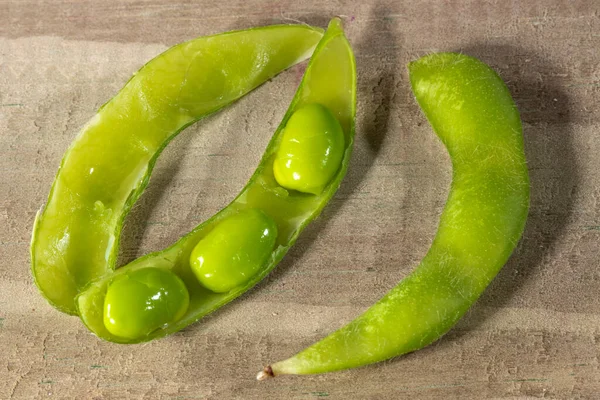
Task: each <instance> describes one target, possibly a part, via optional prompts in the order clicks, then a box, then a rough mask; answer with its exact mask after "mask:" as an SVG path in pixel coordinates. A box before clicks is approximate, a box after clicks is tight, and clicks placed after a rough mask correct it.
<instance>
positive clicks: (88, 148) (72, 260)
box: [31, 25, 322, 314]
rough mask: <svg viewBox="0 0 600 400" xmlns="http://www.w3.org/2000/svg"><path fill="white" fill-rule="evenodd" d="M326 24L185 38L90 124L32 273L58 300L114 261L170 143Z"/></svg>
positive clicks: (34, 252) (62, 181) (68, 163)
mask: <svg viewBox="0 0 600 400" xmlns="http://www.w3.org/2000/svg"><path fill="white" fill-rule="evenodd" d="M321 37H322V30H320V29H317V28H312V27H308V26H299V25H288V26H285V25H281V26H269V27H263V28H255V29H250V30H245V31H237V32H227V33H223V34H219V35H214V36H206V37H201V38H198V39H194V40H191V41H189V42H185V43H181V44H178V45H176V46H174V47H172V48H170V49H169V50H167V51H166V52H164V53H163V54H160V55H159V56H157V57H156V58H154V59H153V60H151V61H150V62H148V63H147V64H146V65H145V66H144V67H142V68H141V69H140V70H139V71H138V72H137V73H136V74H135V75H134V76H133V77H132V78H131V79H130V80H129V81H128V82H127V84H126V85H125V87H123V89H121V91H120V92H119V93H118V94H117V95H116V96H115V97H114V98H112V99H111V100H110V101H109V102H107V103H106V104H104V105H103V106H102V107H101V108H100V110H98V113H97V114H96V115H95V116H94V117H93V118H92V119H91V120H90V121H89V122H88V123H87V124H86V125H85V126H84V127H83V129H82V130H81V132H80V134H79V135H78V136H77V138H76V139H75V140H74V141H73V143H72V144H71V146H70V147H69V149H68V150H67V152H66V153H65V156H64V158H63V160H62V163H61V166H60V169H59V171H58V174H57V176H56V178H55V180H54V184H53V186H52V189H51V190H50V195H49V197H48V201H47V204H46V207H45V208H44V209H43V210H40V212H39V213H38V215H37V217H36V222H35V225H34V229H33V238H32V244H31V260H32V273H33V277H34V279H35V282H36V284H37V286H38V288H39V290H40V292H41V293H42V294H43V295H44V296H45V297H46V299H47V300H48V301H49V302H50V304H52V305H53V306H54V307H56V308H58V309H59V310H61V311H64V312H66V313H69V314H75V313H76V307H75V296H76V295H77V294H78V293H79V292H80V291H81V290H82V289H83V288H84V287H85V286H86V285H87V284H89V283H90V282H92V281H93V280H95V279H98V278H100V277H102V276H104V275H106V274H107V273H109V272H111V271H112V270H113V269H114V268H115V264H116V261H117V254H118V250H119V237H120V234H121V228H122V225H123V221H124V219H125V216H126V215H127V214H128V212H129V210H130V209H131V207H132V206H133V204H134V203H135V201H136V200H137V199H138V198H139V196H140V195H141V194H142V192H143V191H144V188H145V187H146V185H147V184H148V181H149V179H150V173H151V171H152V168H153V166H154V163H155V162H156V159H157V157H158V156H159V154H160V153H161V151H162V150H163V148H164V147H165V146H166V145H167V144H168V143H169V141H170V140H171V139H173V137H175V136H176V135H177V134H178V133H179V132H180V131H181V130H182V129H184V128H185V127H187V126H188V125H190V124H191V123H193V122H195V121H197V120H199V119H201V118H203V117H205V116H207V115H209V114H211V113H213V112H215V111H217V110H219V109H221V108H223V107H224V106H226V105H228V104H230V103H231V102H233V101H235V100H237V99H239V98H240V97H242V96H243V95H245V94H246V93H248V92H249V91H251V90H253V89H254V88H256V87H257V86H259V85H261V84H262V83H264V82H265V81H267V80H268V79H270V78H272V77H273V76H274V75H276V74H278V73H279V72H281V71H283V70H284V69H286V68H288V67H290V66H292V65H294V64H296V63H298V62H300V61H303V60H305V59H306V58H308V57H309V56H310V54H311V52H312V50H313V49H314V47H315V45H316V44H317V42H318V41H319V39H320V38H321Z"/></svg>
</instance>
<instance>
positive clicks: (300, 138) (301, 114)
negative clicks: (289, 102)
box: [273, 103, 344, 194]
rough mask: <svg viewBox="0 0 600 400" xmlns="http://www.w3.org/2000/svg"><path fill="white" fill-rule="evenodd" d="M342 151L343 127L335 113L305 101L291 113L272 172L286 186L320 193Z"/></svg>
mask: <svg viewBox="0 0 600 400" xmlns="http://www.w3.org/2000/svg"><path fill="white" fill-rule="evenodd" d="M343 155H344V131H343V130H342V127H341V126H340V123H339V121H338V120H337V119H336V118H335V116H334V115H333V114H332V113H331V111H329V109H327V107H324V106H322V105H320V104H316V103H313V104H308V105H306V106H304V107H302V108H300V109H298V110H297V111H296V112H295V113H294V114H292V116H291V117H290V119H289V121H288V123H287V125H286V127H285V130H284V132H283V138H282V140H281V145H280V146H279V150H278V151H277V154H276V155H275V161H274V163H273V173H274V175H275V179H276V180H277V183H279V184H280V185H281V186H283V187H284V188H286V189H291V190H297V191H299V192H303V193H312V194H320V193H321V192H322V191H323V189H324V188H325V186H326V185H327V184H328V183H329V181H331V178H333V176H334V175H335V173H336V172H337V170H338V169H339V167H340V163H341V162H342V157H343Z"/></svg>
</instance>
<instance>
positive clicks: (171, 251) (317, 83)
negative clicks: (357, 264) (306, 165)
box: [76, 19, 356, 343]
mask: <svg viewBox="0 0 600 400" xmlns="http://www.w3.org/2000/svg"><path fill="white" fill-rule="evenodd" d="M312 103H318V104H321V105H323V106H324V107H327V108H328V109H329V111H331V113H332V114H333V115H334V116H335V118H336V119H337V120H338V121H339V123H340V125H341V127H342V129H343V133H344V143H343V146H344V148H343V159H342V160H341V162H340V165H339V168H338V170H337V172H336V173H335V175H334V176H333V177H332V179H331V181H330V182H329V183H328V184H327V185H326V186H325V188H324V189H323V190H322V191H321V192H320V193H318V194H314V195H313V194H306V193H300V192H297V191H294V190H288V189H285V188H283V187H281V186H280V185H279V184H277V182H276V180H275V178H274V174H273V162H274V159H275V155H276V153H277V150H278V147H279V145H280V142H281V138H282V134H283V131H284V129H285V126H286V124H287V122H288V120H289V119H290V117H291V116H292V115H293V114H294V112H295V111H296V110H298V109H300V108H301V107H303V106H305V105H307V104H312ZM355 113H356V67H355V61H354V55H353V53H352V49H351V48H350V45H349V43H348V41H347V39H346V38H345V36H344V33H343V30H342V28H341V23H340V21H339V19H333V20H332V21H331V23H330V25H329V28H328V29H327V31H326V33H325V35H324V36H323V38H322V39H321V41H320V42H319V44H318V45H317V48H316V49H315V51H314V53H313V56H312V57H311V60H310V62H309V64H308V66H307V69H306V72H305V74H304V77H303V80H302V82H301V84H300V86H299V88H298V90H297V92H296V94H295V96H294V99H293V100H292V103H291V105H290V107H289V109H288V111H287V112H286V114H285V116H284V117H283V121H282V122H281V124H280V126H279V127H278V129H277V130H276V132H275V133H274V135H273V137H272V139H271V141H270V142H269V145H268V146H267V149H266V151H265V153H264V155H263V157H262V160H261V162H260V164H259V166H258V168H257V169H256V171H255V172H254V174H253V175H252V177H251V178H250V180H249V182H248V183H247V185H246V186H245V187H244V189H243V190H242V191H241V193H240V194H239V195H238V196H237V197H236V198H235V200H233V202H232V203H230V204H229V205H228V206H227V207H225V208H224V209H223V210H221V211H220V212H218V213H217V214H216V215H214V216H213V217H211V218H210V219H208V220H207V221H206V222H204V223H202V224H201V225H199V226H197V227H196V228H195V229H194V230H193V231H192V232H190V233H189V234H187V235H185V236H184V237H182V238H181V239H180V240H179V241H178V242H176V243H175V244H173V245H172V246H171V247H169V248H167V249H165V250H163V251H160V252H156V253H151V254H148V255H146V256H144V257H142V258H139V259H137V260H135V261H133V262H131V263H130V264H128V265H126V266H124V267H122V268H119V269H117V270H116V271H115V272H114V273H111V274H107V275H105V276H103V277H102V278H100V279H98V280H96V281H94V282H92V283H90V285H89V286H87V288H86V289H85V290H83V291H82V292H81V293H80V294H79V296H77V299H76V303H77V309H78V312H79V315H80V317H81V319H82V321H83V322H84V323H85V325H86V326H87V327H88V328H89V329H90V330H91V331H92V332H94V333H95V334H96V335H97V336H99V337H100V338H103V339H105V340H109V341H113V342H118V343H137V342H143V341H148V340H152V339H156V338H159V337H163V336H165V335H168V334H171V333H173V332H176V331H179V330H180V329H182V328H184V327H186V326H188V325H190V324H192V323H194V322H195V321H197V320H199V319H200V318H202V317H203V316H205V315H207V314H209V313H210V312H212V311H214V310H216V309H218V308H219V307H221V306H223V305H224V304H226V303H228V302H230V301H231V300H233V299H235V298H236V297H238V296H240V295H241V294H242V293H244V292H245V291H247V290H248V289H250V288H251V287H253V286H254V285H255V284H256V283H258V282H259V281H260V280H262V279H263V278H264V277H265V276H266V275H267V274H268V273H269V272H270V271H271V270H272V269H273V268H274V267H275V265H276V264H277V263H278V262H279V261H280V260H281V259H282V257H283V256H284V255H285V254H286V252H287V251H288V250H289V248H290V247H291V246H292V245H293V244H294V242H295V241H296V239H297V238H298V235H299V234H300V232H301V231H302V230H303V229H304V227H306V225H307V224H308V223H309V222H310V221H312V220H313V219H314V218H315V217H316V216H317V215H318V214H319V213H320V212H321V210H322V209H323V207H325V205H326V204H327V202H328V201H329V200H330V199H331V197H332V196H333V195H334V193H335V191H336V190H337V188H338V187H339V185H340V183H341V181H342V179H343V177H344V175H345V174H346V170H347V168H348V163H349V161H350V155H351V152H352V145H353V142H354V118H355ZM247 210H260V211H261V213H263V214H264V215H265V216H266V217H268V219H266V220H264V221H263V220H262V217H261V218H256V217H252V216H251V215H250V214H247V217H244V218H248V221H250V222H247V223H250V224H255V223H259V224H261V223H264V224H265V225H266V226H270V221H274V223H275V225H276V240H275V245H274V247H273V249H272V250H270V251H269V253H268V257H267V258H266V262H264V264H263V265H262V266H261V267H260V268H259V269H258V270H255V269H252V271H255V272H252V273H251V274H250V275H251V276H250V278H249V280H247V281H246V282H244V283H242V284H240V285H238V286H236V287H234V288H232V289H230V290H228V291H226V292H224V293H217V292H214V291H212V290H209V289H208V288H207V287H205V286H203V285H202V284H201V283H200V281H199V279H198V278H197V276H196V274H195V273H194V271H193V270H192V267H191V265H190V258H191V256H192V251H193V250H194V248H196V246H198V244H199V243H203V239H206V240H208V241H209V242H210V243H209V245H207V246H206V248H208V250H203V252H200V253H198V254H208V256H207V257H211V258H213V259H218V258H219V257H213V256H212V254H213V252H214V247H213V246H212V244H214V243H216V242H218V241H220V240H221V238H222V235H221V233H219V234H215V235H210V233H211V232H214V231H215V230H216V229H219V228H218V227H219V226H220V225H221V224H227V223H228V222H227V221H231V218H238V217H236V216H239V215H240V213H244V212H245V211H247ZM257 221H258V222H257ZM260 221H263V222H260ZM244 223H246V222H244V221H241V222H240V221H237V222H236V224H244ZM246 231H247V232H248V234H247V236H245V235H246V234H245V233H242V234H240V235H241V237H242V239H239V238H240V236H239V235H237V234H236V236H235V237H236V239H235V240H236V241H241V242H243V241H244V240H245V239H244V237H247V238H252V237H253V236H255V235H254V233H253V232H254V231H253V230H252V229H244V232H246ZM249 240H250V239H249ZM211 243H212V244H211ZM201 246H202V247H205V245H204V244H203V245H201ZM227 248H230V247H229V245H228V246H227ZM261 248H268V246H264V247H261ZM238 249H239V251H242V252H244V254H243V256H244V257H246V256H248V257H250V258H252V259H253V260H256V259H259V258H260V257H259V256H260V255H256V254H255V253H254V252H253V251H249V250H248V251H247V250H244V249H248V246H247V243H246V244H244V243H242V244H241V245H240V246H239V247H238ZM235 251H238V250H235ZM192 258H193V257H192ZM222 259H225V257H222ZM145 268H160V269H164V270H168V271H170V272H172V273H173V274H175V275H177V276H178V277H179V278H180V279H181V280H182V281H183V282H184V283H185V285H186V287H187V291H188V292H189V307H188V308H187V311H186V312H185V314H184V315H183V316H182V317H181V318H180V319H179V320H177V321H173V322H169V323H166V324H164V325H163V326H161V327H160V328H159V329H156V330H153V331H151V332H147V333H145V334H144V335H141V336H139V337H137V338H134V339H132V338H126V337H122V336H117V335H114V334H111V333H110V332H109V330H107V328H106V325H105V324H104V322H103V317H104V315H103V314H104V311H103V309H104V303H105V297H106V293H107V290H108V289H109V288H110V287H111V285H112V283H113V282H114V281H115V280H117V279H119V276H121V275H123V274H132V273H134V272H135V271H137V270H140V269H145ZM252 274H254V275H252ZM219 287H222V286H219ZM217 289H218V288H217Z"/></svg>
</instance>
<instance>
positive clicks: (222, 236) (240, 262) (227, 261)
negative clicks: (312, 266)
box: [190, 208, 277, 293]
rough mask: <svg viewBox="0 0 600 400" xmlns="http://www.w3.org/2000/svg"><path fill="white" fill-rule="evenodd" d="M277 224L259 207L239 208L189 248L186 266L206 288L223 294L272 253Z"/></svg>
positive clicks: (262, 263)
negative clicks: (238, 210) (189, 253)
mask: <svg viewBox="0 0 600 400" xmlns="http://www.w3.org/2000/svg"><path fill="white" fill-rule="evenodd" d="M276 240H277V224H275V221H273V219H272V218H271V217H269V216H268V215H267V214H265V213H264V212H262V211H261V210H258V209H255V208H251V209H247V210H243V211H240V212H238V213H236V214H234V215H232V216H230V217H228V218H227V219H225V220H223V221H222V222H220V223H219V224H218V225H217V226H215V228H214V229H213V230H212V231H210V232H209V233H208V234H207V235H206V236H205V237H204V238H203V239H202V240H200V242H198V244H197V245H196V246H195V247H194V249H193V250H192V254H191V255H190V266H191V268H192V271H193V272H194V275H196V278H198V281H199V282H200V283H201V284H202V286H204V287H205V288H207V289H208V290H210V291H213V292H216V293H225V292H228V291H230V290H231V289H234V288H235V287H237V286H240V285H242V284H244V283H246V282H247V281H249V280H250V279H252V277H253V276H255V275H256V274H258V273H259V272H260V269H261V268H263V267H264V266H266V265H267V263H266V261H267V259H268V258H269V257H270V256H271V253H272V252H273V247H274V246H275V241H276Z"/></svg>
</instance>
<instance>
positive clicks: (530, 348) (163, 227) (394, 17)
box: [0, 0, 600, 400]
mask: <svg viewBox="0 0 600 400" xmlns="http://www.w3.org/2000/svg"><path fill="white" fill-rule="evenodd" d="M599 12H600V3H598V2H597V1H594V0H589V1H578V0H574V1H569V0H562V1H561V0H529V1H526V0H523V1H517V0H513V1H509V0H498V1H475V0H473V1H433V0H432V1H423V0H413V1H407V0H402V1H375V2H370V1H330V2H325V1H318V0H301V1H297V0H296V1H289V0H286V1H280V2H267V1H264V2H263V1H256V0H245V1H222V0H221V1H195V2H194V1H158V0H152V1H118V2H117V1H92V0H81V1H79V0H57V1H53V0H39V1H29V0H12V1H7V0H0V261H1V266H0V349H1V350H0V399H53V398H54V399H70V398H77V399H173V400H175V399H182V400H183V399H315V398H328V399H405V398H406V399H483V398H491V399H529V398H550V399H599V398H600V365H599V363H600V359H599V357H600V308H599V306H600V269H599V261H598V255H599V246H598V242H599V239H600V157H599V154H600V130H599V125H600V114H599V112H598V111H599V108H600V52H599V51H598V49H599V48H600V14H599ZM335 15H341V16H342V17H343V18H344V21H345V28H346V31H347V35H348V38H349V40H350V41H351V43H352V45H353V47H354V50H355V53H356V58H357V68H358V82H359V85H358V116H357V126H356V128H357V140H356V145H355V152H354V156H353V159H352V162H351V166H350V170H349V172H348V175H347V177H346V179H345V181H344V182H343V184H342V186H341V188H340V190H339V192H338V193H337V195H336V196H335V197H334V199H333V200H332V201H331V203H330V204H329V205H328V206H327V207H326V208H325V210H324V212H323V214H322V215H321V217H320V218H319V219H318V220H317V221H315V223H313V224H312V225H311V226H310V227H309V228H308V229H307V230H306V231H305V232H304V233H303V234H302V236H301V237H300V239H299V240H298V242H297V244H296V246H295V247H294V248H293V249H292V250H291V251H290V253H289V254H288V255H287V256H286V257H285V259H284V260H283V262H282V263H281V264H280V265H279V266H278V267H277V269H276V270H275V271H274V273H272V274H271V275H270V276H269V277H268V278H267V279H266V280H265V281H263V282H262V283H261V284H259V285H258V286H257V287H256V288H254V289H253V290H252V291H251V292H249V293H248V294H247V295H245V296H243V297H242V298H241V299H238V300H237V301H235V302H234V303H232V304H230V305H229V306H226V307H224V308H223V309H221V310H220V311H218V312H216V313H215V314H213V315H211V316H210V317H208V318H206V319H204V320H203V321H201V322H200V323H197V324H195V325H193V326H190V327H188V328H187V329H185V330H184V331H182V332H180V333H178V334H175V335H173V336H171V337H168V338H166V339H162V340H158V341H155V342H152V343H148V344H142V345H130V346H123V345H116V344H112V343H107V342H103V341H101V340H99V339H98V338H96V337H95V336H93V335H92V334H91V333H89V332H88V331H87V330H86V329H85V328H84V326H83V325H82V324H81V323H80V321H79V320H78V319H77V318H75V317H68V316H66V315H64V314H61V313H59V312H58V311H56V310H54V309H53V308H52V307H51V306H49V305H48V304H47V303H46V301H45V300H44V299H43V298H42V297H41V296H40V294H39V293H38V291H37V289H36V288H35V286H34V284H33V281H32V277H31V274H30V265H29V263H30V260H29V241H30V236H31V228H32V223H33V219H34V216H35V213H36V211H37V210H38V209H39V208H40V206H42V205H43V204H44V202H45V201H46V198H47V195H48V192H49V189H50V185H51V183H52V181H53V179H54V175H55V173H56V170H57V168H58V165H59V163H60V160H61V158H62V155H63V153H64V151H65V150H66V149H67V146H68V145H69V143H70V142H71V141H72V140H73V138H74V137H75V135H76V134H77V132H78V130H79V128H80V127H81V126H82V125H83V124H84V123H85V122H86V121H87V120H88V119H90V118H91V117H92V116H93V115H94V113H95V111H96V110H97V109H98V107H99V106H100V105H102V104H103V103H104V102H106V101H107V100H108V99H110V98H111V97H112V96H113V95H114V94H116V93H117V91H118V90H119V89H120V88H121V87H122V86H123V84H124V83H125V82H126V81H127V79H128V78H129V77H130V76H131V74H132V73H133V72H134V71H136V70H137V69H138V68H139V67H141V66H142V65H143V64H144V63H145V62H146V61H148V60H149V59H150V58H152V57H153V56H155V55H157V54H159V53H160V52H162V51H164V50H165V49H167V48H168V47H169V46H171V45H173V44H176V43H178V42H181V41H184V40H188V39H190V38H193V37H196V36H201V35H205V34H210V33H217V32H222V31H226V30H231V29H238V28H247V27H252V26H256V25H265V24H272V23H286V22H290V23H291V22H296V21H301V22H305V23H309V24H314V25H319V26H322V27H325V26H326V24H327V21H328V20H329V18H330V17H332V16H335ZM434 51H462V52H464V53H466V54H469V55H473V56H477V57H479V58H481V59H482V60H483V61H485V62H487V63H489V64H490V65H491V66H493V67H494V68H495V69H496V70H497V71H498V72H499V73H500V75H501V76H502V77H503V78H504V79H505V81H506V82H507V84H508V86H509V87H510V89H511V91H512V93H513V95H514V97H515V100H516V102H517V104H518V106H519V109H520V111H521V113H522V119H523V124H524V135H525V143H526V152H527V159H528V163H529V168H530V173H531V183H532V200H531V212H530V216H529V220H528V223H527V227H526V231H525V235H524V238H523V240H522V241H521V243H520V244H519V246H518V249H517V251H516V252H515V253H514V255H513V256H512V257H511V259H510V261H509V263H508V264H507V265H506V266H505V267H504V269H503V270H502V271H501V272H500V274H499V275H498V277H497V278H496V279H495V280H494V282H493V283H492V285H491V286H490V287H489V288H488V290H487V291H486V292H485V293H484V295H483V296H482V298H481V299H480V300H479V301H478V302H477V303H476V304H475V306H474V307H473V308H472V309H471V311H470V312H469V313H468V315H467V316H466V317H465V318H464V319H463V320H462V321H461V322H460V323H459V324H458V325H457V326H456V327H455V328H454V329H453V330H452V331H451V332H450V333H449V334H447V335H446V336H445V337H444V338H442V340H440V341H439V342H437V343H436V344H434V345H432V346H430V347H428V348H426V349H424V350H421V351H418V352H416V353H413V354H410V355H407V356H404V357H400V358H397V359H395V360H392V361H389V362H385V363H382V364H379V365H374V366H369V367H365V368H361V369H356V370H352V371H347V372H340V373H334V374H329V375H321V376H310V377H281V378H277V379H274V380H270V381H266V382H260V383H259V382H256V381H255V375H256V372H258V371H259V370H260V369H261V368H262V366H263V365H264V364H266V363H268V362H272V361H276V360H278V359H282V358H287V357H288V356H291V355H292V354H294V353H295V352H297V351H298V350H300V349H302V348H304V347H305V346H307V345H309V344H311V343H312V342H314V341H316V340H318V339H320V338H322V337H324V336H325V335H327V334H328V333H329V332H331V331H332V330H334V329H336V328H338V327H340V326H342V325H343V324H345V323H346V322H348V321H350V320H351V319H353V318H354V317H356V316H357V315H359V314H360V313H361V312H362V311H363V310H365V309H366V308H367V307H368V306H370V305H371V304H372V303H373V302H375V301H376V300H377V299H378V298H380V297H381V296H382V295H383V294H384V293H386V292H387V291H388V290H389V289H390V288H392V287H393V286H394V285H395V284H396V283H397V282H398V281H399V280H400V279H401V278H403V277H404V276H406V275H407V274H408V273H409V272H410V271H411V269H412V268H414V267H415V266H416V265H417V264H418V262H419V260H420V259H421V258H422V257H423V255H424V254H425V252H426V251H427V249H428V247H429V245H430V243H431V240H432V238H433V235H434V234H435V230H436V226H437V221H438V217H439V215H440V212H441V210H442V208H443V206H444V203H445V200H446V196H447V193H448V188H449V184H450V179H451V173H452V170H451V165H450V162H449V158H448V156H447V154H446V152H445V149H444V148H443V146H442V145H441V143H440V142H439V141H438V140H437V138H436V137H435V135H434V133H433V132H432V130H431V128H430V126H429V125H428V123H427V122H426V120H425V118H424V117H423V115H422V114H421V112H420V110H419V108H418V106H417V104H416V103H415V101H414V98H413V96H412V94H411V91H410V87H409V82H408V77H407V71H406V67H405V66H406V64H407V63H408V62H409V61H410V60H413V59H415V58H417V57H419V56H422V55H425V54H428V53H430V52H434ZM301 74H302V68H301V67H295V68H293V69H291V70H290V71H287V72H285V73H283V74H282V75H280V76H278V77H276V78H275V79H273V80H272V81H270V82H268V83H267V84H265V85H264V86H262V87H260V88H259V89H258V90H256V91H255V92H253V93H252V94H250V95H249V96H247V97H245V98H244V99H242V100H241V101H239V102H238V103H236V104H235V105H233V106H232V107H230V108H228V109H227V110H226V111H224V112H221V113H219V114H217V115H215V116H213V117H211V118H209V119H207V120H205V121H204V122H201V123H198V124H196V125H194V126H192V127H190V128H188V129H187V130H185V131H184V132H183V133H181V135H180V136H179V137H178V138H177V139H176V140H174V141H173V142H172V144H171V145H170V146H169V147H168V148H167V149H166V150H165V152H164V153H163V155H162V156H161V158H160V159H159V161H158V163H157V166H156V169H155V172H154V174H153V176H152V179H151V181H150V185H149V187H148V189H147V191H146V192H145V194H144V195H143V196H142V198H141V199H140V201H139V202H138V204H137V205H136V206H135V208H134V209H133V211H132V213H131V214H130V215H129V217H128V218H127V221H126V227H125V230H124V232H123V241H122V248H121V253H120V263H121V264H122V263H125V262H128V261H131V260H132V259H134V258H136V257H138V256H140V255H142V254H145V253H147V252H149V251H153V250H159V249H162V248H164V247H166V246H167V245H169V244H171V243H173V242H174V241H175V240H177V238H179V237H180V236H181V235H183V234H184V233H186V232H188V231H189V230H190V229H192V228H193V227H194V226H195V225H197V224H199V223H200V222H201V221H203V220H204V219H206V218H207V217H209V216H210V215H212V214H213V213H215V212H216V211H218V210H219V209H220V208H221V207H223V206H225V205H226V204H227V203H228V202H229V201H230V200H231V199H232V198H233V197H234V195H235V194H236V193H238V191H239V190H240V189H241V188H242V187H243V185H244V183H245V182H246V180H247V179H248V178H249V177H250V174H251V173H252V171H253V170H254V168H255V166H256V165H257V163H258V161H259V158H260V156H261V154H262V152H263V150H264V148H265V146H266V144H267V142H268V140H269V138H270V136H271V134H272V132H273V131H274V129H275V128H276V126H277V125H278V124H279V122H280V119H281V118H282V116H283V114H284V112H285V110H286V108H287V105H288V103H289V101H290V100H291V98H292V96H293V93H294V91H295V89H296V85H297V83H298V82H299V80H300V78H301Z"/></svg>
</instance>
